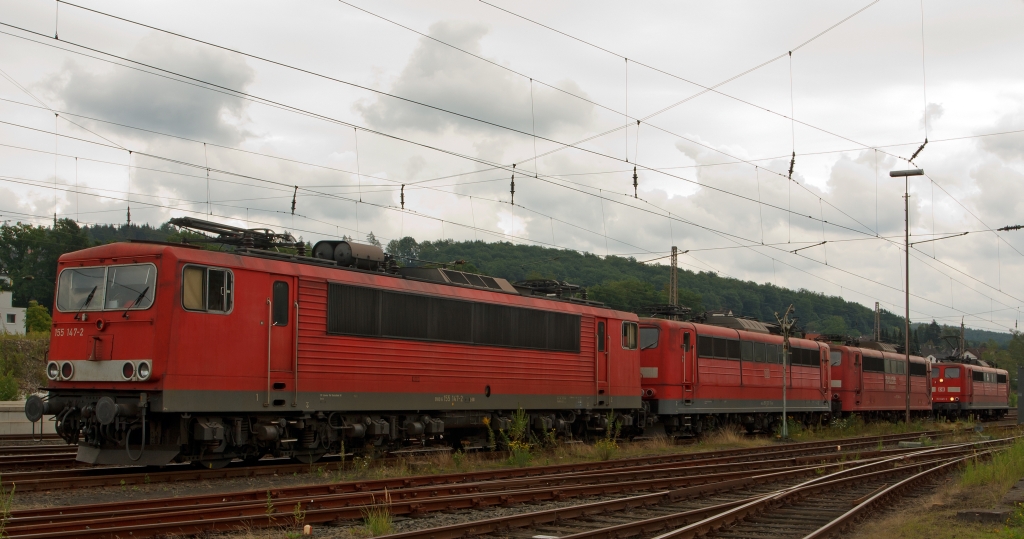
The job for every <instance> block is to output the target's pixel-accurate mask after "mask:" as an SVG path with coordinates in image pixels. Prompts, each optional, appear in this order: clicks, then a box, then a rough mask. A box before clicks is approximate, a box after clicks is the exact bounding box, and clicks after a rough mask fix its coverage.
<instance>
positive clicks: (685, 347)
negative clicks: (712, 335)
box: [683, 332, 690, 352]
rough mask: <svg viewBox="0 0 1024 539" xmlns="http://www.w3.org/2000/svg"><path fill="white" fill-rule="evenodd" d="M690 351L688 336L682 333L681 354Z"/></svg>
mask: <svg viewBox="0 0 1024 539" xmlns="http://www.w3.org/2000/svg"><path fill="white" fill-rule="evenodd" d="M689 351H690V334H689V333H686V332H683V352H689Z"/></svg>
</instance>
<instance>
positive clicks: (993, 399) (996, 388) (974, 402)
mask: <svg viewBox="0 0 1024 539" xmlns="http://www.w3.org/2000/svg"><path fill="white" fill-rule="evenodd" d="M1009 399H1010V384H1009V376H1008V373H1007V371H1005V370H1003V369H996V368H994V367H984V366H981V365H972V364H970V363H958V362H952V361H940V362H938V363H934V364H933V365H932V406H933V408H934V410H935V413H936V414H938V415H940V416H944V417H966V416H969V415H975V416H978V417H979V418H982V419H997V418H1001V417H1003V416H1005V415H1006V413H1007V412H1008V411H1009V408H1010V400H1009Z"/></svg>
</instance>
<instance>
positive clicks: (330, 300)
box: [327, 283, 637, 353]
mask: <svg viewBox="0 0 1024 539" xmlns="http://www.w3.org/2000/svg"><path fill="white" fill-rule="evenodd" d="M580 323H581V317H580V316H579V315H573V314H566V313H558V312H551V311H541V310H538V309H527V308H522V307H512V306H508V305H497V304H492V303H483V302H471V301H462V300H453V299H447V298H441V297H436V296H428V295H422V294H406V293H401V292H392V291H387V290H379V289H373V288H366V287H361V286H350V285H344V284H340V283H329V284H328V287H327V333H328V334H329V335H359V336H364V337H384V338H389V339H409V340H420V341H440V342H453V343H464V344H475V345H482V346H504V347H511V348H529V349H534V350H550V351H556V352H576V353H579V351H580ZM632 326H633V330H632V336H633V337H632V338H633V341H632V344H633V348H634V349H635V348H636V336H637V332H636V328H637V324H636V323H633V324H632ZM597 333H598V335H597V338H598V350H599V351H604V339H605V337H606V328H605V323H604V322H598V328H597Z"/></svg>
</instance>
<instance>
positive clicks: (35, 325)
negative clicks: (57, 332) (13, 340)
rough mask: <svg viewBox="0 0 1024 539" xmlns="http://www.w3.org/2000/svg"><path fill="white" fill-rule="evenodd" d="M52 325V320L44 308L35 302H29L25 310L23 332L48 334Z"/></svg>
mask: <svg viewBox="0 0 1024 539" xmlns="http://www.w3.org/2000/svg"><path fill="white" fill-rule="evenodd" d="M52 325H53V318H51V317H50V313H49V312H47V310H46V307H43V306H42V305H40V304H39V302H38V301H36V300H32V301H29V302H28V308H27V309H25V332H26V333H32V332H40V333H49V332H50V326H52Z"/></svg>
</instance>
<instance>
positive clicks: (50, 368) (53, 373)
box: [46, 361, 60, 380]
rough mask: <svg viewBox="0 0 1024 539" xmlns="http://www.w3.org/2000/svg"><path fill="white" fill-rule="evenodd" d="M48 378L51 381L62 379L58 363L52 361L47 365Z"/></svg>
mask: <svg viewBox="0 0 1024 539" xmlns="http://www.w3.org/2000/svg"><path fill="white" fill-rule="evenodd" d="M46 377H47V378H49V379H50V380H56V379H58V378H60V365H58V364H57V362H56V361H51V362H49V363H47V364H46Z"/></svg>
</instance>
